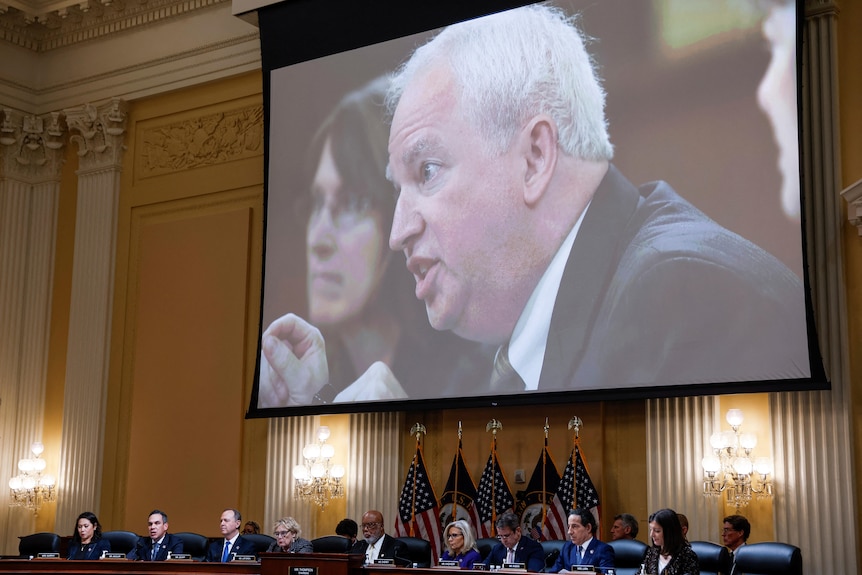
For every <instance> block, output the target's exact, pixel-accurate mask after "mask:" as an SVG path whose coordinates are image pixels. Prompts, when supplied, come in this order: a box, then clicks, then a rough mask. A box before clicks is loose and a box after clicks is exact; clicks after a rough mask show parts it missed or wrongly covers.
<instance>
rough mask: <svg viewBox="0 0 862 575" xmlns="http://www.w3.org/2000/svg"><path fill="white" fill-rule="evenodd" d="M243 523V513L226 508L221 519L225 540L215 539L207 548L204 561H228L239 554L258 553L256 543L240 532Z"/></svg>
mask: <svg viewBox="0 0 862 575" xmlns="http://www.w3.org/2000/svg"><path fill="white" fill-rule="evenodd" d="M240 525H242V515H240V513H239V511H237V510H236V509H225V510H224V511H223V512H222V514H221V518H220V519H219V531H221V534H222V536H223V537H224V540H222V541H215V542H213V543H211V544H210V546H209V549H207V556H206V557H205V558H204V561H208V562H210V563H227V562H228V561H233V559H234V557H236V556H237V555H257V553H255V552H254V544H253V543H252V542H251V541H249V540H248V539H243V537H242V535H240V534H239V527H240Z"/></svg>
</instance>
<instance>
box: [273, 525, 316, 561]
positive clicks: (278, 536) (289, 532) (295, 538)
mask: <svg viewBox="0 0 862 575" xmlns="http://www.w3.org/2000/svg"><path fill="white" fill-rule="evenodd" d="M299 534H300V528H299V523H297V522H296V519H294V518H293V517H283V518H281V519H279V520H278V521H276V522H275V525H273V528H272V535H273V536H274V537H275V542H274V543H273V544H272V545H270V546H269V549H267V551H268V552H273V551H275V552H279V553H311V552H313V551H314V548H313V547H312V546H311V541H309V540H308V539H303V538H302V537H300V536H299Z"/></svg>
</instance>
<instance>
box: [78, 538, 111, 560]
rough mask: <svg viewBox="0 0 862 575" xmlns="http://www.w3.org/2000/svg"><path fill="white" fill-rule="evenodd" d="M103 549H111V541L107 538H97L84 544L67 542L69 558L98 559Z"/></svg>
mask: <svg viewBox="0 0 862 575" xmlns="http://www.w3.org/2000/svg"><path fill="white" fill-rule="evenodd" d="M81 547H83V549H82V548H81ZM103 551H107V552H110V551H111V542H110V541H108V540H107V539H97V540H96V541H91V542H90V543H87V544H86V545H81V544H80V543H75V542H74V541H72V542H70V543H69V559H99V558H100V557H101V556H102V552H103Z"/></svg>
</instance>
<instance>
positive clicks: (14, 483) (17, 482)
mask: <svg viewBox="0 0 862 575" xmlns="http://www.w3.org/2000/svg"><path fill="white" fill-rule="evenodd" d="M9 489H11V490H12V491H18V490H19V489H21V478H20V477H19V476H17V475H16V476H15V477H13V478H12V479H10V480H9Z"/></svg>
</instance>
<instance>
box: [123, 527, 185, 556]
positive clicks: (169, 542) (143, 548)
mask: <svg viewBox="0 0 862 575" xmlns="http://www.w3.org/2000/svg"><path fill="white" fill-rule="evenodd" d="M168 551H170V552H171V553H182V552H183V541H182V539H180V538H179V537H177V536H176V535H171V534H170V533H165V536H164V537H163V538H162V542H161V543H160V544H159V552H158V553H156V556H155V558H153V540H152V539H150V538H149V537H139V538H138V543H137V545H135V548H134V549H132V550H131V551H129V552H128V553H127V554H126V558H128V559H131V560H132V561H165V560H166V559H167V558H168Z"/></svg>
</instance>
